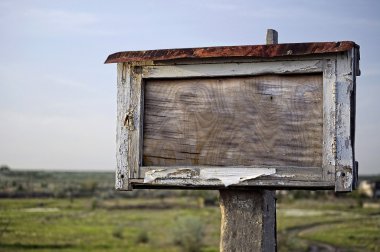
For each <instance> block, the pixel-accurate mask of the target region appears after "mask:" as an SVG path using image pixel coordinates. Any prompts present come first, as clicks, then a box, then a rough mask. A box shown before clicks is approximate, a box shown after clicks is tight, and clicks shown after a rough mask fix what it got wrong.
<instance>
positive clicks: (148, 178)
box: [144, 169, 164, 183]
mask: <svg viewBox="0 0 380 252" xmlns="http://www.w3.org/2000/svg"><path fill="white" fill-rule="evenodd" d="M163 170H164V169H161V170H151V171H148V172H146V173H145V177H144V183H151V182H153V181H155V180H156V176H155V173H156V172H160V171H163Z"/></svg>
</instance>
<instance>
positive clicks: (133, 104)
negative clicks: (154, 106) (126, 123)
mask: <svg viewBox="0 0 380 252" xmlns="http://www.w3.org/2000/svg"><path fill="white" fill-rule="evenodd" d="M142 103H143V88H142V77H141V67H139V66H137V67H132V71H131V94H130V105H129V112H130V113H131V114H132V120H133V122H132V124H133V127H132V128H131V129H130V132H129V134H130V142H129V152H128V160H129V167H130V177H131V178H135V177H138V176H139V174H138V172H139V167H140V165H141V163H142V162H141V160H142V153H141V146H142V143H141V141H142V134H143V132H142V130H143V128H142V125H143V108H142Z"/></svg>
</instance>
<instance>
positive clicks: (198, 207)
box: [0, 169, 380, 252]
mask: <svg viewBox="0 0 380 252" xmlns="http://www.w3.org/2000/svg"><path fill="white" fill-rule="evenodd" d="M113 183H114V174H113V173H112V172H45V171H19V170H10V169H0V251H1V252H3V251H5V252H7V251H12V252H15V251H21V252H23V251H25V252H26V251H62V252H69V251H71V252H79V251H95V252H96V251H115V252H117V251H137V252H139V251H169V252H170V251H185V252H186V251H189V252H199V251H203V252H205V251H209V252H211V251H218V250H219V236H220V233H219V232H220V230H219V229H220V210H219V207H218V199H217V196H218V192H217V191H193V190H134V191H132V192H115V191H114V189H113V186H114V185H113ZM363 201H364V203H367V201H369V199H366V198H365V197H362V196H360V195H359V194H358V193H357V192H354V193H351V194H346V195H343V196H339V197H336V196H335V195H334V193H332V192H323V191H318V192H309V191H298V190H297V191H288V192H287V194H284V195H283V194H279V195H278V205H277V229H278V232H277V240H278V250H279V251H280V252H293V251H295V252H297V251H340V252H350V251H379V252H380V207H379V205H380V203H379V201H377V202H372V206H374V208H365V207H363V205H364V206H365V205H366V204H363ZM367 205H368V204H367Z"/></svg>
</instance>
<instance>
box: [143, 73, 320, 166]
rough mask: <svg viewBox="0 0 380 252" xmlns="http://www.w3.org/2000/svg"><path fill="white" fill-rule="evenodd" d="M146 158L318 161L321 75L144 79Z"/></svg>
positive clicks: (158, 162) (223, 162)
mask: <svg viewBox="0 0 380 252" xmlns="http://www.w3.org/2000/svg"><path fill="white" fill-rule="evenodd" d="M144 118H145V119H144V120H145V122H144V147H143V165H144V166H150V165H155V166H174V165H210V166H234V165H240V166H251V165H266V166H297V167H321V166H322V76H321V75H294V76H290V75H289V76H288V75H287V76H278V75H268V76H256V77H234V78H212V79H188V80H148V81H147V82H146V84H145V115H144Z"/></svg>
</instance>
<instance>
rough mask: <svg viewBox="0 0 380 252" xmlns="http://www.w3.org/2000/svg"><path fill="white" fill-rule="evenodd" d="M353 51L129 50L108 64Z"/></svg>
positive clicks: (314, 46)
mask: <svg viewBox="0 0 380 252" xmlns="http://www.w3.org/2000/svg"><path fill="white" fill-rule="evenodd" d="M352 48H359V46H358V45H356V44H355V43H354V42H352V41H341V42H313V43H293V44H276V45H244V46H220V47H202V48H181V49H162V50H149V51H126V52H118V53H114V54H111V55H109V56H108V58H107V60H106V61H105V63H121V62H132V61H134V62H137V61H164V60H175V59H203V58H224V57H253V58H274V57H282V56H302V55H313V54H326V53H338V52H345V51H348V50H350V49H352Z"/></svg>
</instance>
